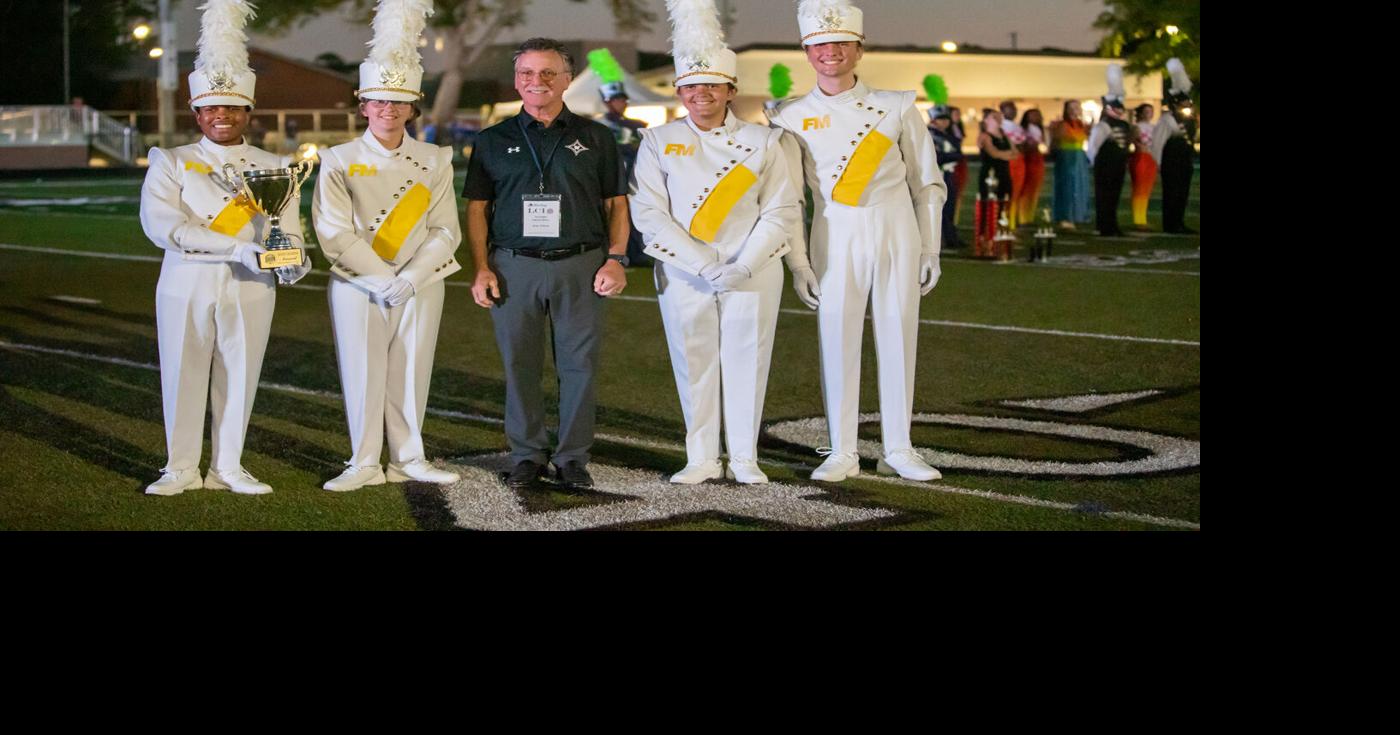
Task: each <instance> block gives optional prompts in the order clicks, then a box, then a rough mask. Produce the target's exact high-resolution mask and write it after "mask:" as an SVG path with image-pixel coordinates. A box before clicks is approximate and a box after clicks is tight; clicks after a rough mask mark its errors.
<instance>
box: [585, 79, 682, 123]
mask: <svg viewBox="0 0 1400 735" xmlns="http://www.w3.org/2000/svg"><path fill="white" fill-rule="evenodd" d="M601 88H602V82H600V81H599V80H598V75H597V74H594V73H593V69H592V68H591V67H590V68H588V69H584V70H583V71H582V72H581V73H580V74H579V75H578V76H576V77H574V81H573V82H572V83H570V84H569V88H568V89H567V90H565V91H564V104H566V105H568V106H569V109H570V110H572V111H573V112H575V113H577V114H579V115H587V116H589V117H593V116H595V115H601V114H603V113H604V112H606V111H607V108H605V107H603V98H602V97H601V96H600V95H601V92H600V89H601ZM622 88H623V89H625V90H627V100H628V103H629V104H633V105H665V104H669V103H674V102H675V98H674V97H671V96H666V97H662V96H659V95H657V94H656V93H655V92H653V91H651V90H649V89H647V88H646V87H645V86H643V85H642V84H640V83H638V82H637V80H636V79H635V78H633V76H632V75H631V74H626V73H624V74H623V76H622Z"/></svg>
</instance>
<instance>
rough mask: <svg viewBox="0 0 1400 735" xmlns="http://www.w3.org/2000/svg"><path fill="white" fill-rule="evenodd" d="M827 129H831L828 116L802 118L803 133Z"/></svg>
mask: <svg viewBox="0 0 1400 735" xmlns="http://www.w3.org/2000/svg"><path fill="white" fill-rule="evenodd" d="M829 127H831V116H830V115H822V116H821V117H804V118H802V129H803V130H804V131H805V130H821V129H822V128H829Z"/></svg>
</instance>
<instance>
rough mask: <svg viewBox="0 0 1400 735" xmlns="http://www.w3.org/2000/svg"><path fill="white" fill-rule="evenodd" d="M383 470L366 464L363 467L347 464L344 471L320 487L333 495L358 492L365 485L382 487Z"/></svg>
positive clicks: (374, 465) (377, 466)
mask: <svg viewBox="0 0 1400 735" xmlns="http://www.w3.org/2000/svg"><path fill="white" fill-rule="evenodd" d="M383 484H384V470H382V469H380V467H379V465H377V464H367V465H364V466H363V467H356V466H355V465H352V464H349V463H347V464H346V465H345V471H344V472H342V473H340V476H339V477H337V478H335V479H334V480H327V481H326V484H324V485H322V486H321V487H322V488H324V489H326V490H330V491H331V492H334V493H344V492H349V491H351V490H358V489H360V488H362V487H364V486H366V485H383Z"/></svg>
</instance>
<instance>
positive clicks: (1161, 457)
mask: <svg viewBox="0 0 1400 735" xmlns="http://www.w3.org/2000/svg"><path fill="white" fill-rule="evenodd" d="M879 420H880V414H878V413H864V414H860V415H859V417H858V418H857V421H858V422H860V423H862V424H869V423H877V422H879ZM913 423H914V424H936V425H942V426H965V427H971V428H975V429H992V430H1002V431H1014V432H1022V433H1028V434H1041V435H1048V436H1059V437H1067V438H1070V439H1081V440H1088V441H1101V442H1109V443H1112V444H1122V445H1127V446H1130V447H1135V448H1138V449H1144V450H1146V451H1147V453H1148V456H1146V457H1144V458H1142V459H1128V460H1118V461H1096V462H1061V461H1041V460H1026V459H1016V458H1012V457H988V456H982V455H970V454H960V453H958V452H945V451H941V450H936V449H925V448H922V447H919V448H916V451H917V452H918V453H919V454H920V455H921V456H922V457H923V458H924V459H925V460H926V461H927V462H928V463H929V464H931V465H933V466H934V467H953V468H957V469H966V470H980V471H984V472H1005V473H1010V474H1018V475H1063V476H1070V477H1075V476H1089V477H1115V476H1119V475H1136V474H1141V473H1154V472H1171V471H1175V470H1184V469H1192V468H1195V467H1199V466H1201V443H1200V442H1198V441H1192V440H1190V439H1181V438H1179V437H1174V436H1165V435H1162V434H1154V433H1152V432H1148V431H1130V430H1125V429H1113V428H1109V427H1107V426H1093V425H1087V424H1065V423H1060V422H1058V421H1030V420H1026V419H1016V418H1006V417H1003V416H968V415H962V414H949V413H916V414H914V416H913ZM766 431H767V433H768V434H769V435H770V436H773V437H776V438H778V439H782V440H783V441H786V442H790V443H792V444H796V445H798V446H801V447H807V448H810V449H813V450H815V449H816V448H817V447H818V446H821V445H824V444H826V443H827V441H826V439H827V429H826V421H825V419H823V418H821V417H817V418H806V419H794V420H790V421H780V422H778V423H776V424H773V425H771V426H769V427H768V428H767V429H766ZM856 451H857V452H858V453H859V454H860V456H862V457H865V458H867V459H876V458H878V457H880V456H881V455H882V454H883V450H882V448H881V446H880V443H879V442H876V441H871V440H868V439H860V440H858V441H857V442H856Z"/></svg>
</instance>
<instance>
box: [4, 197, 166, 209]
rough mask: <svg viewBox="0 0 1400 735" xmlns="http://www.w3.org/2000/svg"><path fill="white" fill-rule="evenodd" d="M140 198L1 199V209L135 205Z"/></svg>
mask: <svg viewBox="0 0 1400 735" xmlns="http://www.w3.org/2000/svg"><path fill="white" fill-rule="evenodd" d="M139 201H141V198H140V197H133V196H105V197H72V198H67V199H62V198H55V199H0V207H81V206H86V205H88V204H135V203H137V202H139Z"/></svg>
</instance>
